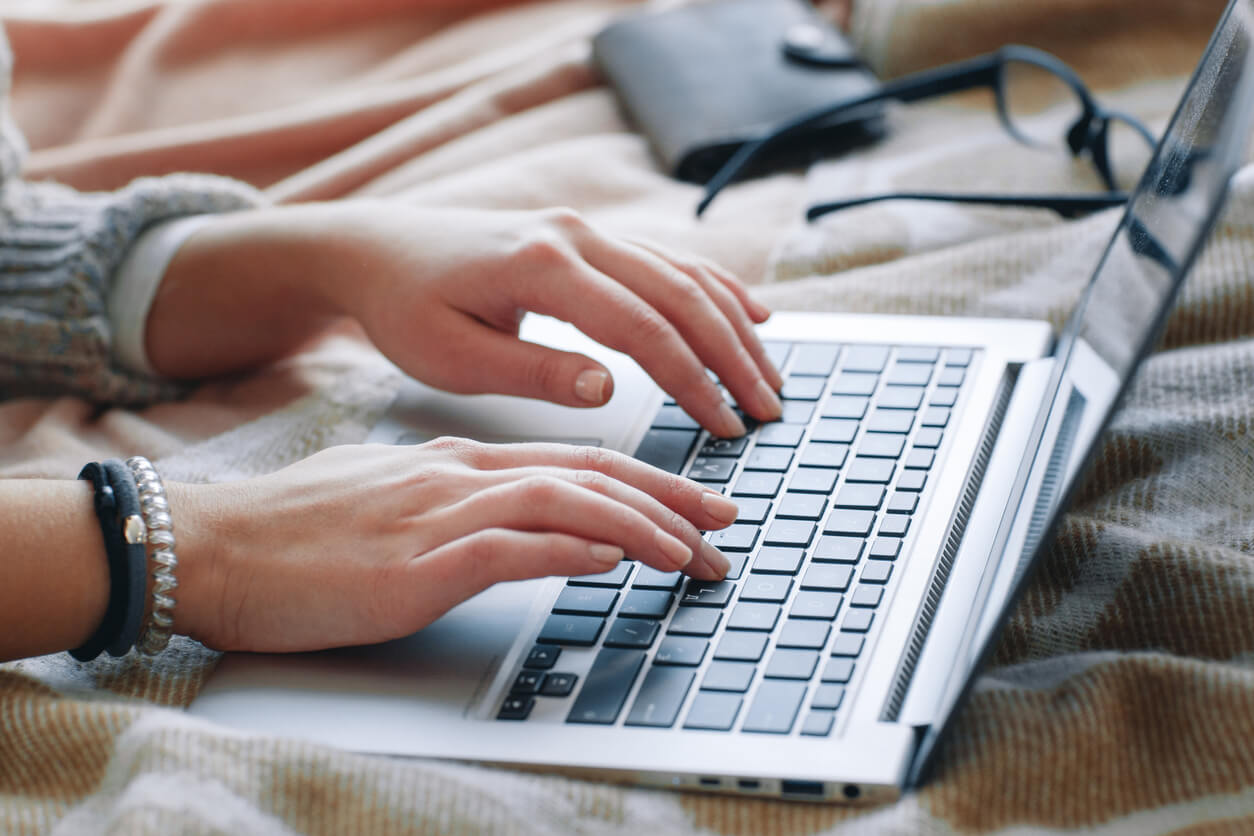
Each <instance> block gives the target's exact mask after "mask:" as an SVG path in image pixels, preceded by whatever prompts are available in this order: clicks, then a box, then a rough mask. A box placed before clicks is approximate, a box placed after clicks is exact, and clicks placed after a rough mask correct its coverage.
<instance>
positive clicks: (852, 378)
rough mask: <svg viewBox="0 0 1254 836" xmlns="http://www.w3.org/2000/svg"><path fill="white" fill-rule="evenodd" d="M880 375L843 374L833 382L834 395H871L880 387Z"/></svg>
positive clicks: (837, 376)
mask: <svg viewBox="0 0 1254 836" xmlns="http://www.w3.org/2000/svg"><path fill="white" fill-rule="evenodd" d="M879 382H880V377H879V375H878V374H863V373H860V372H841V373H840V374H838V375H836V377H835V378H834V379H833V380H832V394H833V395H870V394H871V393H872V392H874V391H875V387H876V386H877V385H879Z"/></svg>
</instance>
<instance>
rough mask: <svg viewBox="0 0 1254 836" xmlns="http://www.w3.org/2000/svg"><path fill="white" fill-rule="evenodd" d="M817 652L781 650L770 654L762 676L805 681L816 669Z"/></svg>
mask: <svg viewBox="0 0 1254 836" xmlns="http://www.w3.org/2000/svg"><path fill="white" fill-rule="evenodd" d="M818 664H819V654H818V651H817V650H794V649H789V648H783V649H780V650H776V651H775V652H774V653H773V654H771V661H770V662H767V664H766V671H765V672H764V673H763V674H762V675H763V676H764V677H766V678H767V679H806V680H808V679H809V678H810V677H811V676H813V675H814V669H815V668H816V667H818Z"/></svg>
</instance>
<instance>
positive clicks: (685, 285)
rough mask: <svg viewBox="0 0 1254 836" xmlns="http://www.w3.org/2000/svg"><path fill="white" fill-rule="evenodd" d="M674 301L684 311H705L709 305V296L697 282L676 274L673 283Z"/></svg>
mask: <svg viewBox="0 0 1254 836" xmlns="http://www.w3.org/2000/svg"><path fill="white" fill-rule="evenodd" d="M673 285H674V289H675V298H676V301H678V302H679V304H680V305H681V306H682V307H683V309H684V310H685V311H688V312H693V313H695V312H697V311H703V310H705V309H706V308H707V307H708V306H709V304H710V296H709V294H708V293H706V292H705V288H703V287H702V286H701V285H700V284H699V283H698V282H696V281H694V280H693V279H691V278H689V277H687V276H684V275H682V274H677V275H676V277H675V281H674V283H673Z"/></svg>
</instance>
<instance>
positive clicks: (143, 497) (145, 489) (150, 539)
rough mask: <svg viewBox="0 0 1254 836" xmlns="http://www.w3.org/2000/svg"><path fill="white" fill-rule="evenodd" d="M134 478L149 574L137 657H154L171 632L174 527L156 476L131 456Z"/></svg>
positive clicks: (129, 462)
mask: <svg viewBox="0 0 1254 836" xmlns="http://www.w3.org/2000/svg"><path fill="white" fill-rule="evenodd" d="M126 464H127V466H128V467H130V469H131V472H132V473H134V474H135V484H136V486H137V487H138V488H139V505H140V508H141V509H142V510H143V514H144V523H145V525H146V526H147V529H148V531H147V535H146V542H147V544H148V547H149V548H148V562H149V565H150V567H151V570H152V572H151V574H152V609H151V610H150V611H149V613H148V618H147V620H146V621H145V622H144V627H143V631H142V632H141V633H140V635H139V643H138V647H139V650H140V652H141V653H144V654H146V655H148V656H155V655H156V654H158V653H160V652H161V651H163V650H165V647H166V645H167V644H169V642H170V633H171V632H172V630H173V628H174V615H173V612H174V605H175V600H174V599H173V598H171V597H170V592H171V591H173V590H174V589H175V588H176V587H177V586H178V585H179V584H178V580H177V579H176V578H175V577H174V570H175V569H177V568H178V565H179V560H178V557H176V556H175V554H174V523H173V521H172V520H171V518H170V503H169V500H167V499H166V495H165V485H163V484H162V483H161V477H160V476H158V475H157V471H156V469H155V468H154V467H153V466H152V462H150V461H148V460H147V459H145V458H144V457H143V456H131V457H130V458H129V459H127V460H126Z"/></svg>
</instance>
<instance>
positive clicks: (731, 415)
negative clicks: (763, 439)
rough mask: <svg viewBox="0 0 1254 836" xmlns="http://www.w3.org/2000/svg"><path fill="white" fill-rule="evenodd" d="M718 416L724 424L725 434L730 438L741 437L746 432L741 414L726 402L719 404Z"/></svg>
mask: <svg viewBox="0 0 1254 836" xmlns="http://www.w3.org/2000/svg"><path fill="white" fill-rule="evenodd" d="M718 416H719V418H720V419H721V421H720V423H722V425H723V435H725V436H727V437H729V438H739V437H740V436H742V435H744V434H745V432H746V430H745V423H744V421H741V420H740V416H739V415H737V414H736V412H735V410H733V409H732V408H731V407H730V406H728V405H727V404H726V403H722V404H719V408H718Z"/></svg>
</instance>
